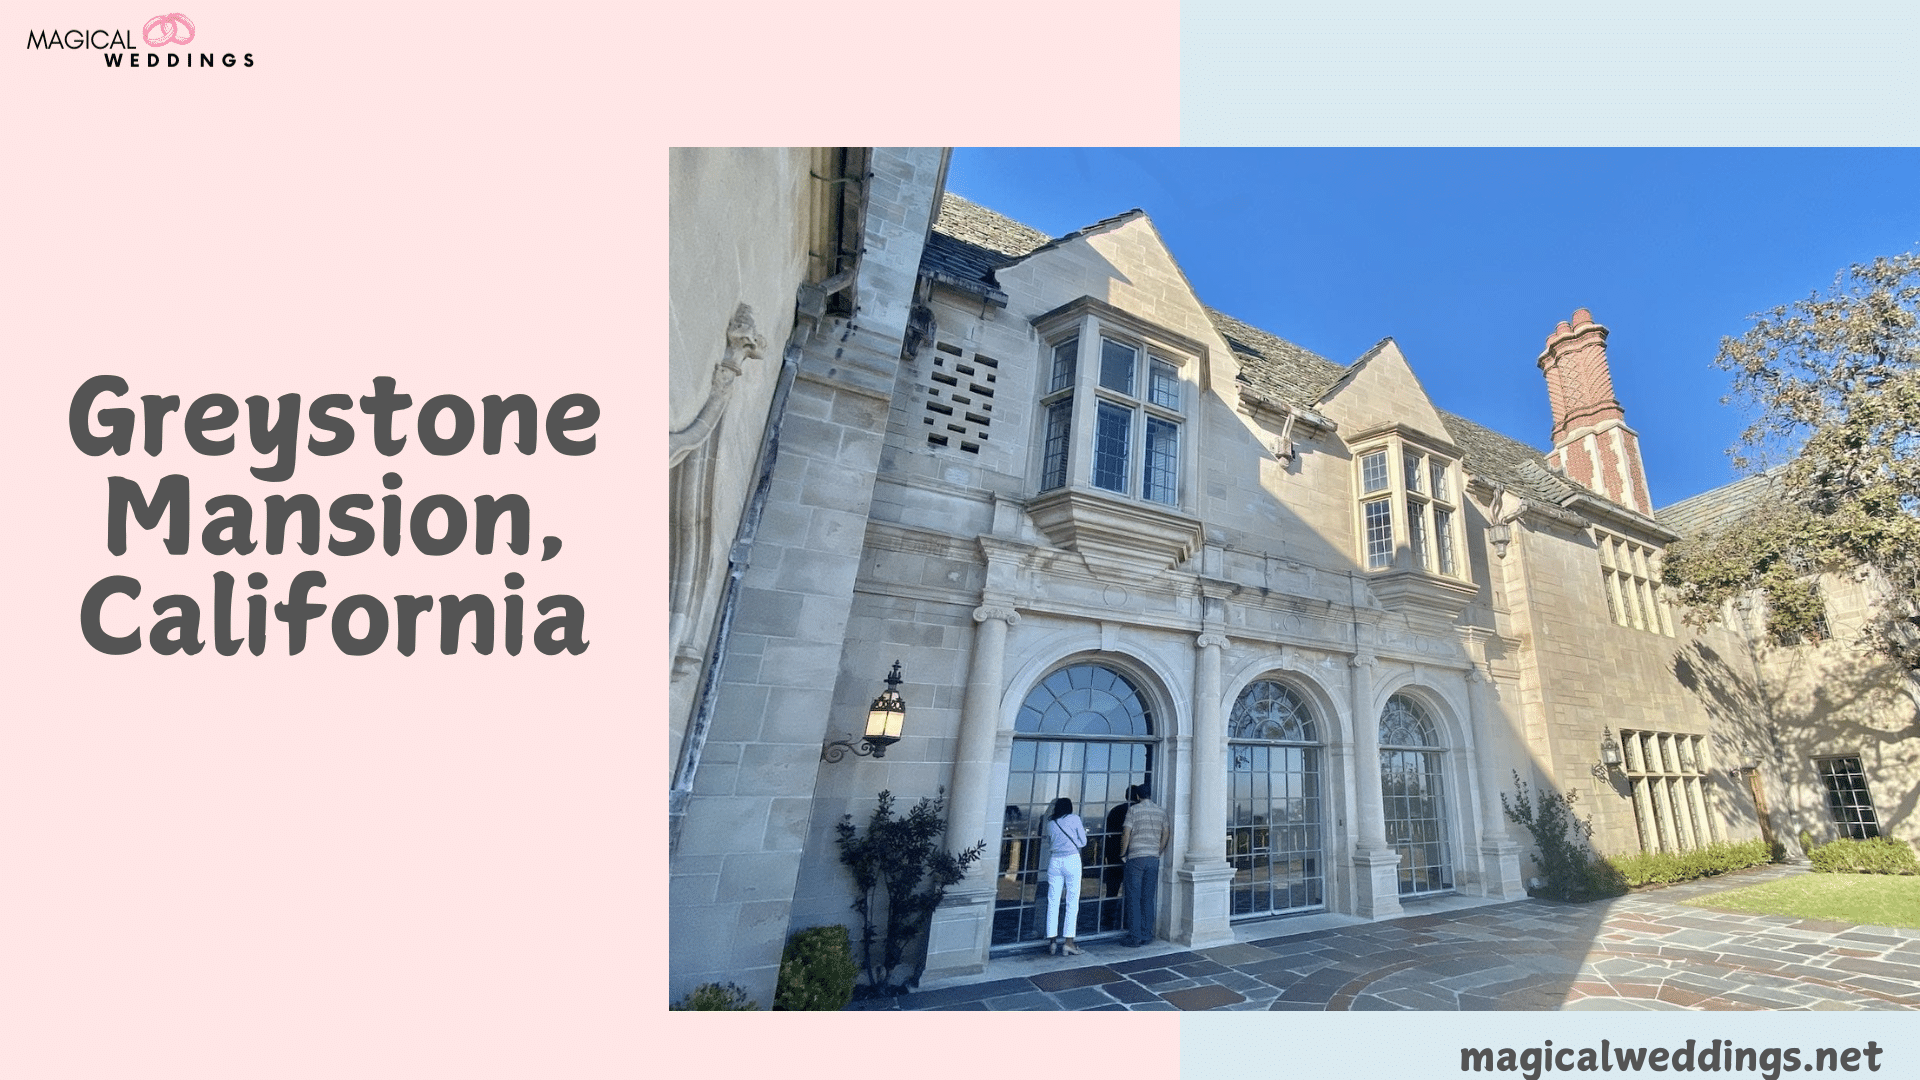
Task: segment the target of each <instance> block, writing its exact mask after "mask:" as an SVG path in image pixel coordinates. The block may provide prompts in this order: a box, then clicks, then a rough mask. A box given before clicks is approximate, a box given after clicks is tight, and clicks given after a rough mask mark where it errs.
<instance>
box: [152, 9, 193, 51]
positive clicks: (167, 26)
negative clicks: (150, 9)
mask: <svg viewBox="0 0 1920 1080" xmlns="http://www.w3.org/2000/svg"><path fill="white" fill-rule="evenodd" d="M140 36H141V37H142V38H143V39H145V41H146V43H147V46H148V47H149V48H154V49H157V48H159V47H160V46H162V45H185V44H186V43H187V42H189V41H192V40H193V20H192V19H189V18H187V17H186V16H185V15H182V14H180V13H179V12H177V11H176V12H174V13H173V14H171V15H155V16H154V17H153V18H151V19H148V20H147V25H145V26H143V27H141V28H140Z"/></svg>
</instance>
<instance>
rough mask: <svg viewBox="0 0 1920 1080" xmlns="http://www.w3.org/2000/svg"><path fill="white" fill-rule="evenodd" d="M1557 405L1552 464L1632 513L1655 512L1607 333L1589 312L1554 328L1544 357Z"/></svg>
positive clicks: (1550, 393) (1542, 362)
mask: <svg viewBox="0 0 1920 1080" xmlns="http://www.w3.org/2000/svg"><path fill="white" fill-rule="evenodd" d="M1540 370H1541V372H1542V373H1543V374H1545V375H1546V377H1547V400H1548V402H1549V403H1550V404H1551V405H1552V406H1553V452H1552V453H1550V454H1548V455H1547V460H1548V461H1549V462H1551V463H1552V464H1554V465H1555V466H1557V467H1558V468H1559V469H1560V470H1561V471H1563V472H1565V473H1566V475H1567V478H1568V479H1569V480H1572V481H1574V482H1575V483H1577V484H1580V485H1582V486H1584V487H1588V488H1591V489H1592V490H1594V491H1596V492H1598V493H1599V494H1601V495H1604V496H1606V497H1607V498H1609V499H1612V500H1613V501H1614V502H1617V503H1619V504H1620V505H1622V506H1625V507H1627V508H1628V509H1630V510H1638V511H1639V512H1641V513H1643V514H1651V513H1653V503H1652V501H1651V500H1650V499H1649V498H1648V497H1647V473H1646V469H1645V468H1644V467H1642V466H1641V464H1640V436H1639V435H1637V434H1635V433H1634V430H1633V429H1632V428H1630V427H1628V426H1627V421H1626V414H1625V413H1624V412H1623V411H1621V408H1620V403H1619V402H1618V401H1616V400H1614V397H1613V373H1612V372H1610V371H1608V370H1607V328H1606V327H1604V326H1601V325H1600V324H1599V323H1597V322H1594V321H1593V314H1592V313H1591V312H1589V311H1588V310H1587V309H1586V308H1581V309H1580V310H1578V311H1576V312H1574V313H1573V318H1572V319H1570V320H1568V321H1567V322H1563V323H1561V324H1560V325H1559V326H1556V327H1554V328H1553V333H1551V334H1548V335H1547V347H1546V349H1545V350H1544V351H1543V352H1541V354H1540Z"/></svg>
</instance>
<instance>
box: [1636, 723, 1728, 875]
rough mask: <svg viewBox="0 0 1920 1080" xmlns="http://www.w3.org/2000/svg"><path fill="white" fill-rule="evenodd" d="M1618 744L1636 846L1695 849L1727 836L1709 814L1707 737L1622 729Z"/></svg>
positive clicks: (1653, 848) (1709, 793)
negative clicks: (1637, 841) (1631, 812)
mask: <svg viewBox="0 0 1920 1080" xmlns="http://www.w3.org/2000/svg"><path fill="white" fill-rule="evenodd" d="M1620 747H1621V751H1622V753H1621V757H1622V758H1623V760H1622V762H1621V765H1620V769H1621V772H1622V773H1623V774H1624V775H1625V776H1626V780H1627V785H1628V788H1629V792H1628V796H1629V800H1630V801H1631V802H1632V804H1633V817H1634V831H1635V833H1636V835H1638V837H1639V839H1640V850H1642V851H1670V852H1679V851H1693V850H1695V849H1698V848H1702V847H1705V846H1707V845H1708V844H1711V843H1714V842H1716V841H1719V840H1725V839H1726V835H1725V830H1724V829H1723V828H1721V827H1720V824H1719V822H1718V820H1717V819H1716V818H1715V817H1714V813H1713V785H1712V784H1711V783H1709V779H1708V759H1709V741H1708V737H1707V736H1706V735H1702V734H1699V733H1697V732H1687V731H1663V730H1654V729H1647V728H1639V729H1635V728H1623V729H1621V732H1620Z"/></svg>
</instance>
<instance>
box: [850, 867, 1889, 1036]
mask: <svg viewBox="0 0 1920 1080" xmlns="http://www.w3.org/2000/svg"><path fill="white" fill-rule="evenodd" d="M1806 872H1807V870H1806V869H1805V868H1804V867H1762V868H1758V869H1755V870H1749V871H1744V872H1741V873H1738V874H1729V875H1727V876H1725V877H1720V878H1713V879H1710V880H1708V881H1702V882H1690V883H1688V884H1685V885H1679V886H1674V887H1672V888H1667V889H1658V890H1652V891H1648V892H1643V893H1636V894H1633V895H1631V896H1623V897H1618V898H1616V899H1613V900H1609V901H1601V902H1597V903H1592V904H1560V903H1554V902H1551V901H1545V900H1522V901H1517V902H1512V903H1502V904H1490V905H1482V906H1473V907H1465V908H1458V909H1455V910H1438V911H1431V912H1424V913H1416V914H1410V915H1408V916H1405V917H1402V918H1398V919H1393V920H1390V921H1385V922H1376V923H1354V924H1353V925H1345V926H1334V927H1328V928H1320V929H1314V928H1312V925H1311V923H1308V922H1306V921H1304V920H1302V921H1299V922H1295V921H1293V920H1285V919H1282V920H1275V921H1272V922H1268V923H1261V924H1253V925H1251V926H1247V925H1243V926H1242V927H1241V928H1240V935H1241V937H1242V938H1243V939H1244V940H1241V941H1236V942H1235V943H1233V944H1230V945H1222V946H1218V947H1215V948H1210V949H1197V950H1183V949H1180V948H1178V947H1177V946H1172V945H1167V944H1165V943H1160V944H1158V945H1156V946H1152V947H1148V948H1145V949H1131V948H1127V947H1125V946H1122V945H1120V944H1119V943H1117V942H1113V943H1106V942H1097V941H1089V942H1082V943H1081V948H1082V950H1083V953H1082V955H1081V956H1078V957H1054V956H1048V955H1046V954H1045V952H1044V951H1043V950H1040V949H1034V950H1032V951H1031V952H1030V953H1024V954H1016V955H1013V956H1007V957H996V958H995V959H994V963H993V968H994V970H993V972H992V974H990V975H988V976H985V977H983V978H982V979H980V980H978V981H974V982H971V983H947V984H944V985H941V986H938V987H934V988H931V989H926V990H922V991H919V992H916V993H912V994H908V995H905V996H903V997H900V998H896V999H893V1001H892V1002H890V1003H889V1004H890V1005H891V1007H895V1008H901V1009H912V1010H921V1009H928V1010H932V1009H996V1010H1001V1009H1020V1010H1030V1009H1070V1010H1081V1011H1100V1010H1109V1011H1117V1010H1121V1009H1129V1010H1156V1009H1158V1010H1167V1009H1180V1010H1205V1009H1220V1010H1255V1009H1259V1010H1276V1011H1282V1010H1314V1011H1326V1010H1331V1011H1344V1010H1356V1011H1357V1010H1389V1009H1454V1010H1459V1009H1517V1010H1543V1009H1568V1010H1587V1009H1689V1010H1731V1009H1791V1010H1799V1009H1822V1010H1824V1009H1848V1010H1854V1009H1911V1008H1916V1007H1920V930H1906V929H1893V928H1888V927H1875V926H1856V925H1853V924H1851V923H1836V922H1824V921H1820V920H1815V919H1801V918H1795V917H1792V916H1776V915H1747V914H1738V913H1734V912H1722V911H1713V910H1709V909H1703V908H1696V907H1685V906H1682V905H1681V904H1680V903H1679V901H1682V900H1689V899H1694V898H1696V897H1700V896H1704V895H1709V894H1712V893H1716V892H1721V891H1724V890H1727V889H1732V888H1740V887H1743V886H1747V885H1754V884H1759V883H1761V882H1764V881H1771V880H1774V879H1776V878H1781V877H1786V876H1790V875H1793V874H1799V873H1806ZM1321 921H1323V922H1324V921H1325V920H1324V919H1322V920H1321ZM1290 923H1293V924H1294V925H1297V926H1299V927H1300V929H1299V931H1298V932H1294V933H1288V932H1287V928H1288V926H1289V924H1290ZM868 1007H872V1006H871V1005H869V1006H868Z"/></svg>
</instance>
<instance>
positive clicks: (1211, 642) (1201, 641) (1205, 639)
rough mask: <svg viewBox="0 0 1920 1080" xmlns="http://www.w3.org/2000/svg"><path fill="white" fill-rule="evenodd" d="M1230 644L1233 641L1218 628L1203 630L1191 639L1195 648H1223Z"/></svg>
mask: <svg viewBox="0 0 1920 1080" xmlns="http://www.w3.org/2000/svg"><path fill="white" fill-rule="evenodd" d="M1231 644H1233V642H1232V641H1229V640H1228V639H1227V635H1225V634H1222V633H1220V632H1219V631H1218V630H1208V631H1205V632H1203V633H1202V634H1201V635H1200V636H1199V637H1197V638H1194V639H1193V645H1194V647H1195V648H1197V649H1224V648H1226V647H1227V646H1229V645H1231Z"/></svg>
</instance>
